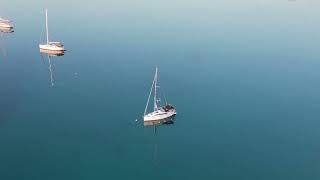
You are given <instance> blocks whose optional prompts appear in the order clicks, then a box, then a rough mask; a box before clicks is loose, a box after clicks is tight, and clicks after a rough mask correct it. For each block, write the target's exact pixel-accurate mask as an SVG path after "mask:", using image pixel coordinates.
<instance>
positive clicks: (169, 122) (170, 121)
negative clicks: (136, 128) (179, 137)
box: [143, 116, 175, 165]
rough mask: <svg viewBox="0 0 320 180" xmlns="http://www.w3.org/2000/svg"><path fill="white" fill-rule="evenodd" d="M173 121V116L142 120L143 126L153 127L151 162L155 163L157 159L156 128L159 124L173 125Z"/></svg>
mask: <svg viewBox="0 0 320 180" xmlns="http://www.w3.org/2000/svg"><path fill="white" fill-rule="evenodd" d="M174 122H175V116H172V117H169V118H166V119H161V120H156V121H147V122H144V124H143V125H144V127H153V163H154V165H157V164H158V162H159V160H158V148H159V147H158V140H157V139H158V136H157V134H158V128H159V126H166V125H167V126H168V125H173V124H174Z"/></svg>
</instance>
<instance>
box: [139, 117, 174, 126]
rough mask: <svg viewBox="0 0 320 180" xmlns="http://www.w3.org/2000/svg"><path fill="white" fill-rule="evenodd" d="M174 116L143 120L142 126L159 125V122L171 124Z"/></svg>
mask: <svg viewBox="0 0 320 180" xmlns="http://www.w3.org/2000/svg"><path fill="white" fill-rule="evenodd" d="M174 117H175V115H173V116H170V117H168V118H165V119H160V120H151V121H144V122H143V126H145V127H147V126H154V125H160V124H173V123H174Z"/></svg>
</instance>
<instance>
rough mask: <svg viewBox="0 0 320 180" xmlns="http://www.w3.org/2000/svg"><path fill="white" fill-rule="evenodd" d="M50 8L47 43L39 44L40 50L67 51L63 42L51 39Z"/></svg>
mask: <svg viewBox="0 0 320 180" xmlns="http://www.w3.org/2000/svg"><path fill="white" fill-rule="evenodd" d="M48 29H49V28H48V10H47V9H46V36H47V43H46V44H39V48H40V50H41V49H42V50H48V51H65V49H64V45H63V44H62V43H61V42H50V41H49V30H48Z"/></svg>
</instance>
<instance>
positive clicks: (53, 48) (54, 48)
mask: <svg viewBox="0 0 320 180" xmlns="http://www.w3.org/2000/svg"><path fill="white" fill-rule="evenodd" d="M39 48H40V49H42V50H48V51H60V52H63V51H65V50H64V47H58V46H53V45H50V44H40V45H39Z"/></svg>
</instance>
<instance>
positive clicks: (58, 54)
mask: <svg viewBox="0 0 320 180" xmlns="http://www.w3.org/2000/svg"><path fill="white" fill-rule="evenodd" d="M64 52H65V51H51V50H46V49H40V53H41V54H47V55H48V56H50V57H52V56H63V55H64Z"/></svg>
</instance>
